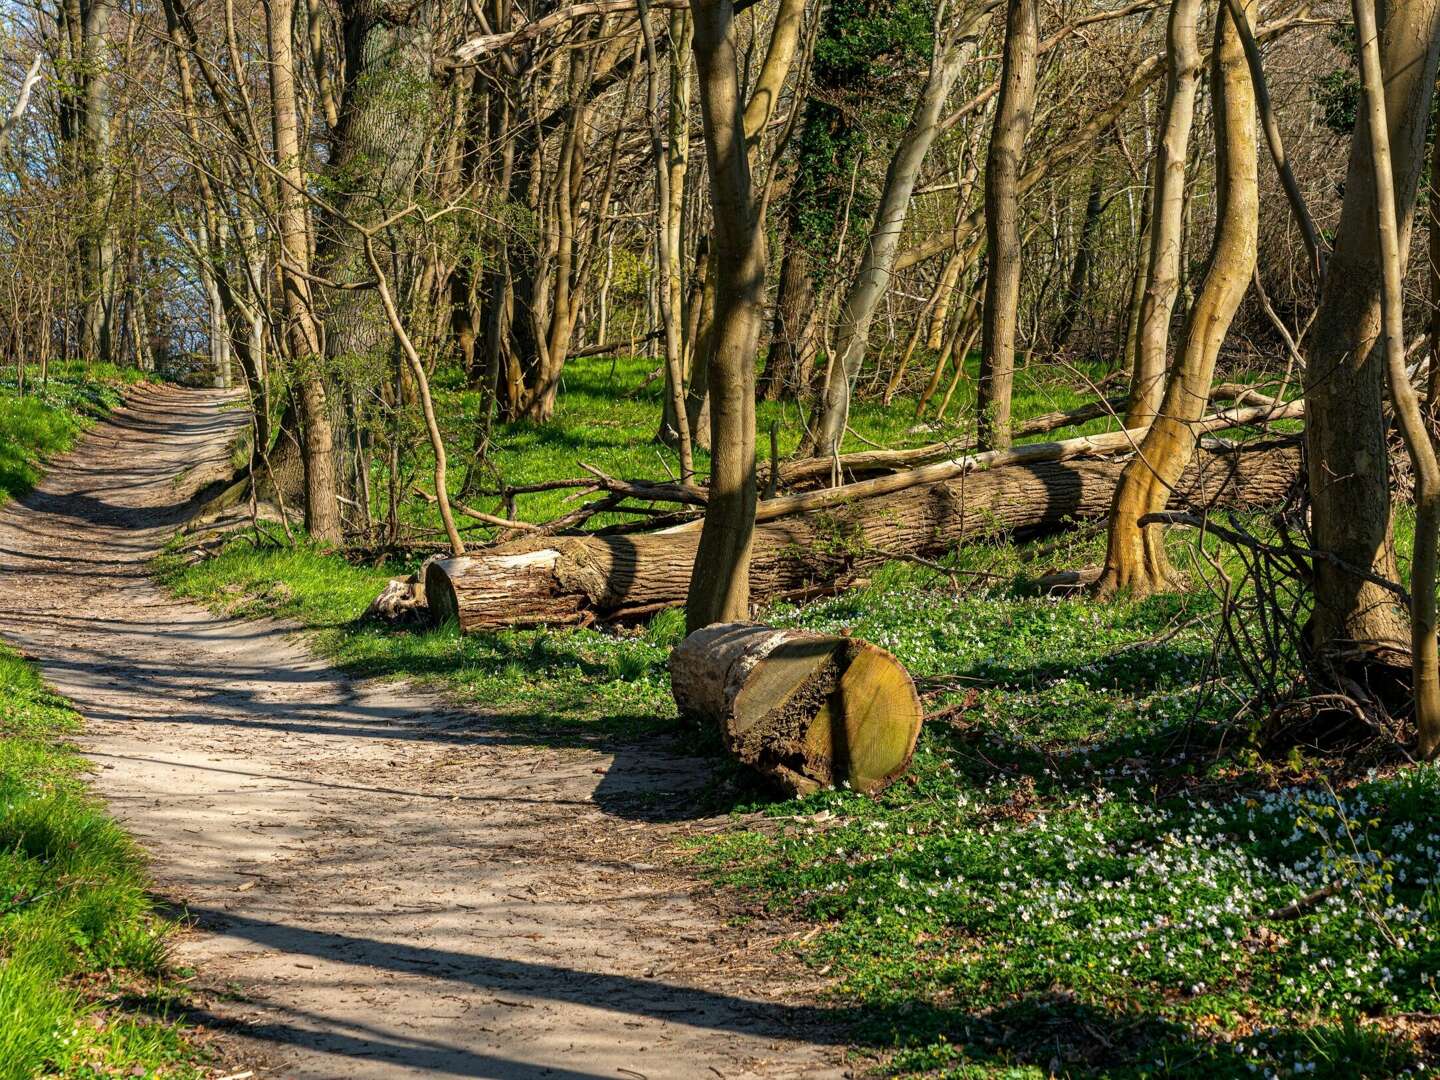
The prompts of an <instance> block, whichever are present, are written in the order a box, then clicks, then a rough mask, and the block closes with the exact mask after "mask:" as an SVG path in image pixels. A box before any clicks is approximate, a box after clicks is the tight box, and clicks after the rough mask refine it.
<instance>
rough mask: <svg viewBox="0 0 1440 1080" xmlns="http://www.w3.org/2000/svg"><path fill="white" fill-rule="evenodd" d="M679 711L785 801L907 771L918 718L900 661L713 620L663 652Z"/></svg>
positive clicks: (843, 644) (846, 645)
mask: <svg viewBox="0 0 1440 1080" xmlns="http://www.w3.org/2000/svg"><path fill="white" fill-rule="evenodd" d="M670 685H671V688H672V690H673V693H674V695H675V704H676V705H678V706H679V708H680V712H681V714H682V715H685V716H690V717H693V718H695V719H698V720H700V721H702V722H704V723H708V724H713V725H714V726H715V727H716V728H717V729H718V730H719V732H720V735H721V738H722V739H723V741H724V743H725V747H726V749H728V750H729V751H730V752H731V753H732V754H734V755H735V757H737V758H738V759H739V760H740V761H741V762H743V763H744V764H746V765H748V766H750V767H751V768H753V769H755V770H756V771H758V772H759V773H760V774H761V775H763V776H765V777H767V778H768V779H769V780H770V781H771V782H772V783H774V784H776V785H777V786H778V787H779V788H780V789H781V790H782V791H784V792H785V793H786V794H788V795H804V794H806V793H808V792H811V791H815V790H818V789H820V788H826V787H833V786H835V785H837V784H842V783H843V784H845V785H847V786H849V787H851V788H853V789H855V790H856V791H863V792H867V793H870V792H876V791H880V790H883V789H884V788H886V787H888V786H889V785H890V784H891V783H893V782H894V781H895V780H896V779H897V778H899V777H900V776H901V775H902V774H903V773H904V772H905V770H906V769H907V768H908V767H909V765H910V758H911V756H912V755H913V754H914V752H915V740H916V738H917V736H918V735H919V734H920V724H921V722H922V720H923V718H924V714H923V712H922V710H921V708H920V698H919V695H917V694H916V692H915V683H914V681H913V680H912V679H911V678H910V673H909V672H907V671H906V670H905V668H904V666H903V665H901V663H900V661H898V660H896V659H895V657H894V656H892V655H891V654H890V653H888V652H886V651H885V650H884V649H881V648H878V647H877V646H875V645H871V644H869V643H868V642H865V641H861V640H859V639H858V638H851V637H835V636H832V635H828V634H816V633H811V632H809V631H805V630H784V629H777V628H775V627H771V626H761V625H757V624H755V623H718V624H716V625H714V626H709V627H706V628H705V629H703V630H698V631H696V632H695V633H693V634H691V635H690V636H689V637H688V638H686V639H685V640H684V641H682V642H681V643H680V644H679V645H678V646H677V647H676V648H675V649H674V651H672V652H671V654H670Z"/></svg>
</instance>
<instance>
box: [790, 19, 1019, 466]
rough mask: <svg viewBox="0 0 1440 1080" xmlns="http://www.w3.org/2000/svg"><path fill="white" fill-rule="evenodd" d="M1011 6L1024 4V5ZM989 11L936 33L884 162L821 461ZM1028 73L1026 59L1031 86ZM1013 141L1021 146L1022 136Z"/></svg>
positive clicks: (839, 427) (838, 335) (843, 322)
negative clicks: (920, 83) (905, 121)
mask: <svg viewBox="0 0 1440 1080" xmlns="http://www.w3.org/2000/svg"><path fill="white" fill-rule="evenodd" d="M1017 2H1020V3H1026V4H1028V3H1030V0H1017ZM991 7H992V5H989V4H985V5H981V6H980V7H979V8H977V9H976V11H975V13H974V14H973V15H972V16H971V18H970V19H969V20H967V23H966V25H965V26H964V27H962V28H961V29H960V30H959V32H958V33H957V34H956V35H955V36H953V37H942V35H941V33H940V29H941V28H940V27H939V26H937V27H936V34H935V46H934V48H935V53H934V57H933V59H932V60H931V63H930V73H929V76H928V77H927V78H926V80H925V85H924V87H923V88H922V89H921V91H920V97H919V100H917V101H916V102H915V112H914V114H913V115H912V117H911V119H910V125H909V127H907V128H906V129H905V134H904V135H903V136H902V137H901V139H900V143H899V145H898V146H896V148H895V153H894V155H893V156H892V157H891V159H890V167H889V169H888V170H887V172H886V174H885V187H884V190H883V192H882V194H881V196H880V205H879V208H878V209H877V211H876V215H875V224H874V226H873V227H872V228H871V230H870V236H869V238H868V239H867V240H866V243H865V253H864V255H862V256H861V259H860V268H859V271H858V272H857V273H856V276H855V280H854V282H853V283H852V284H851V286H850V288H849V290H848V291H847V292H846V294H845V301H844V303H843V304H842V306H841V308H840V317H839V321H838V324H837V326H836V332H835V359H834V363H833V366H832V368H831V372H830V380H829V382H828V384H827V385H826V388H825V411H824V414H823V415H822V416H821V419H820V425H819V430H818V432H817V433H816V439H815V442H816V453H817V454H819V455H820V456H822V457H823V456H825V455H828V454H834V453H836V452H838V450H839V448H840V444H841V443H842V442H844V441H845V425H846V423H847V422H848V421H849V418H850V395H851V394H852V393H853V392H854V388H855V380H856V379H858V378H859V376H860V367H861V365H862V364H863V363H864V361H865V351H866V348H867V346H868V344H869V340H870V323H871V322H872V321H873V320H874V318H875V312H876V310H877V309H878V308H879V306H880V301H881V300H883V299H884V298H885V294H886V292H887V291H889V288H890V283H891V279H892V278H893V276H894V268H895V253H896V251H897V249H898V248H899V246H900V234H901V233H902V232H904V230H905V218H906V216H907V215H908V214H909V212H910V196H911V193H912V192H913V191H914V190H915V182H916V181H917V180H918V179H919V178H920V168H921V166H922V165H924V164H925V156H926V154H928V153H929V152H930V147H931V145H932V144H933V143H934V142H935V138H936V136H937V135H939V134H940V120H941V114H942V113H943V112H944V110H945V102H946V100H947V99H948V98H949V97H950V90H951V88H952V87H953V86H954V85H955V80H956V79H957V78H958V77H959V75H960V72H961V70H962V69H963V68H964V67H965V65H966V64H967V63H968V62H969V60H970V58H971V57H972V56H973V55H974V53H975V50H976V48H977V47H978V45H979V32H980V29H981V27H982V25H983V23H984V20H985V16H986V15H988V14H989V12H990V10H991ZM1032 11H1033V6H1032ZM1032 29H1033V27H1032ZM1033 68H1034V63H1033V59H1032V63H1031V69H1032V81H1033ZM1020 138H1021V143H1022V144H1023V142H1024V135H1023V133H1022V135H1021V137H1020ZM1016 164H1017V165H1018V155H1017V158H1016Z"/></svg>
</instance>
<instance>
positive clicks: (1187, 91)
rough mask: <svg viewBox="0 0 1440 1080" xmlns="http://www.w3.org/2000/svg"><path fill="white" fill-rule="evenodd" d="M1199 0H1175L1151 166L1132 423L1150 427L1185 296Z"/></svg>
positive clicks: (1130, 408) (1128, 419)
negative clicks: (1147, 242)
mask: <svg viewBox="0 0 1440 1080" xmlns="http://www.w3.org/2000/svg"><path fill="white" fill-rule="evenodd" d="M1200 9H1201V3H1200V0H1173V2H1172V3H1171V5H1170V24H1169V29H1168V31H1167V34H1168V37H1167V49H1168V52H1169V56H1170V68H1169V77H1168V82H1167V84H1166V87H1165V109H1164V111H1163V113H1162V116H1163V117H1164V119H1163V120H1162V121H1161V128H1160V141H1159V143H1158V144H1157V145H1156V147H1155V160H1154V164H1153V166H1152V168H1153V171H1154V180H1153V182H1152V190H1151V196H1150V206H1151V209H1150V251H1149V255H1148V258H1149V265H1148V268H1147V270H1146V272H1145V290H1144V292H1143V293H1141V295H1140V311H1139V326H1138V328H1137V331H1136V336H1135V363H1134V367H1133V368H1132V376H1131V380H1130V404H1129V406H1128V408H1127V409H1126V410H1125V426H1126V427H1132V428H1133V427H1144V426H1145V425H1146V424H1148V423H1150V422H1151V421H1152V420H1154V419H1155V410H1156V408H1158V407H1159V404H1160V395H1161V393H1162V392H1163V390H1164V380H1165V367H1166V365H1165V358H1166V352H1167V349H1168V346H1169V343H1170V320H1171V317H1172V316H1173V315H1174V313H1175V301H1176V298H1177V297H1179V295H1180V255H1181V251H1182V249H1183V247H1184V232H1185V163H1186V161H1187V160H1188V158H1189V154H1190V131H1191V128H1192V127H1193V126H1194V124H1195V95H1196V91H1197V89H1198V88H1199V84H1200V39H1199V29H1198V23H1199V18H1200Z"/></svg>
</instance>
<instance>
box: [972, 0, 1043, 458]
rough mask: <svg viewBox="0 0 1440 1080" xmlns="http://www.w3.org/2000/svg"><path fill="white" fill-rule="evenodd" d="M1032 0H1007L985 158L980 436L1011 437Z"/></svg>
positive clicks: (986, 442) (1034, 36)
mask: <svg viewBox="0 0 1440 1080" xmlns="http://www.w3.org/2000/svg"><path fill="white" fill-rule="evenodd" d="M1038 34H1039V13H1038V12H1037V10H1036V0H1009V9H1008V12H1007V14H1006V19H1005V56H1004V60H1003V70H1002V72H1001V75H1000V100H999V103H998V104H997V105H996V108H995V126H994V129H993V131H992V134H991V136H990V153H989V156H988V158H987V161H986V165H985V233H986V245H987V246H986V250H987V251H988V252H989V262H990V270H989V273H987V274H986V275H985V307H984V312H983V316H982V318H983V330H982V332H981V352H980V383H979V386H978V388H977V390H978V393H977V396H976V410H977V412H978V416H977V417H976V421H977V425H978V430H979V432H980V443H981V445H982V446H986V447H997V448H1003V447H1006V446H1009V445H1010V393H1011V389H1012V387H1013V385H1014V381H1015V326H1016V323H1017V322H1018V320H1019V316H1020V206H1019V203H1020V192H1019V186H1018V185H1019V181H1020V163H1021V159H1022V158H1023V156H1024V153H1025V139H1026V137H1027V135H1028V134H1029V132H1030V122H1031V120H1033V119H1034V116H1035V75H1036V56H1037V51H1038V49H1039V37H1038Z"/></svg>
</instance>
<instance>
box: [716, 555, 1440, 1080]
mask: <svg viewBox="0 0 1440 1080" xmlns="http://www.w3.org/2000/svg"><path fill="white" fill-rule="evenodd" d="M1073 554H1074V553H1072V555H1073ZM1096 554H1098V551H1096ZM972 555H973V553H972ZM962 568H963V566H962ZM906 576H910V578H911V579H910V580H909V582H908V584H907V581H906ZM1211 613H1212V601H1211V600H1210V598H1209V596H1208V595H1207V594H1200V595H1181V596H1165V597H1156V598H1153V599H1150V600H1148V601H1146V602H1144V603H1141V604H1133V603H1118V604H1111V605H1095V604H1091V603H1089V602H1086V601H1083V600H1081V601H1061V600H1052V599H1042V598H1027V597H1024V596H1023V594H1021V593H1016V592H1013V591H1011V589H1010V587H1009V586H1003V585H1002V586H998V587H994V588H992V589H991V590H990V591H989V592H988V593H985V592H981V593H979V594H978V595H977V594H976V593H975V592H973V591H972V592H967V593H965V594H964V595H956V594H954V593H951V592H948V591H947V590H944V589H941V588H937V587H935V585H934V584H933V583H932V584H929V585H925V584H923V583H922V582H921V581H920V579H919V578H917V577H914V576H913V572H912V571H909V570H907V571H906V572H905V576H892V577H891V578H889V579H888V580H885V581H881V582H879V583H878V584H877V585H874V586H872V587H871V588H870V589H869V590H866V591H865V592H863V593H858V594H851V595H848V596H843V597H838V598H836V599H834V600H831V601H828V602H826V603H823V604H819V605H814V606H812V607H810V608H808V609H787V610H786V611H783V612H779V613H772V618H773V617H776V616H777V615H778V617H779V618H780V619H781V620H782V621H786V622H790V623H793V624H796V625H803V626H809V627H814V628H816V629H823V630H837V629H840V628H849V629H851V630H852V631H853V632H854V633H855V634H856V635H857V636H861V637H864V638H867V639H869V640H872V641H876V642H878V643H880V644H883V645H885V646H886V647H887V648H889V649H891V650H892V651H894V652H895V653H896V654H897V655H898V656H899V658H900V659H901V660H902V661H904V662H905V663H906V664H907V666H909V667H910V669H911V670H912V671H913V672H915V673H916V674H917V675H919V676H921V677H932V678H936V679H937V683H936V685H937V686H939V687H944V688H946V691H947V692H945V693H942V694H941V695H939V696H938V697H937V698H936V700H935V702H934V704H933V706H932V708H933V709H935V710H936V711H937V712H940V713H942V717H943V718H941V719H937V720H932V721H931V722H930V723H928V724H927V725H926V727H925V730H924V734H923V736H922V740H921V744H920V747H919V750H918V752H917V755H916V760H915V766H914V769H913V772H912V774H911V777H910V778H909V781H908V782H907V783H902V784H898V785H896V786H895V787H893V788H891V789H890V790H889V791H887V792H886V793H884V794H883V795H882V796H880V797H878V798H874V799H871V798H864V797H861V796H858V795H855V794H852V793H848V792H832V793H826V794H821V795H816V796H813V797H811V798H810V799H808V800H805V801H804V802H803V803H802V804H800V805H799V806H798V807H797V806H796V805H795V804H793V803H792V804H787V805H785V806H784V807H758V808H757V809H761V810H762V811H764V812H766V813H769V814H773V815H777V816H780V815H783V816H784V817H785V819H786V820H787V821H791V822H793V823H794V824H791V825H787V826H785V827H783V828H780V829H774V828H768V827H766V828H757V829H752V830H741V831H737V832H734V833H730V834H724V835H721V836H718V837H716V838H714V839H711V840H706V841H703V842H700V843H699V844H698V846H697V847H696V848H695V851H694V857H695V859H696V860H697V862H698V863H699V864H700V865H701V866H703V867H705V868H707V870H708V872H709V873H710V874H712V875H713V877H714V878H715V880H717V881H719V882H723V883H725V884H727V885H729V886H731V887H734V888H738V889H740V890H742V891H743V892H744V893H746V894H747V896H748V897H749V898H751V899H753V901H754V902H755V903H757V904H760V905H763V906H764V907H766V908H768V909H770V910H771V911H774V912H777V913H781V914H784V915H786V916H789V917H791V918H796V919H799V920H801V921H802V923H804V922H809V923H813V924H815V927H816V929H817V931H818V936H816V937H815V938H814V940H813V943H812V944H811V945H809V946H808V947H807V949H806V959H807V961H808V962H809V963H811V964H813V965H814V966H816V967H817V968H823V969H824V970H825V971H827V973H832V974H834V975H836V976H838V978H839V984H838V987H837V991H836V998H837V1000H838V1001H839V1002H841V1003H843V1005H844V1006H845V1007H848V1008H852V1009H853V1010H854V1012H855V1015H856V1018H857V1020H858V1022H859V1023H860V1025H861V1030H862V1031H863V1032H864V1033H865V1037H866V1041H867V1043H868V1044H870V1045H872V1046H875V1047H877V1048H885V1047H894V1048H897V1049H898V1051H899V1052H898V1053H896V1054H894V1056H893V1058H891V1059H890V1060H889V1064H888V1068H889V1069H890V1070H891V1071H892V1072H893V1073H894V1074H896V1075H915V1074H924V1075H927V1076H955V1077H959V1076H1005V1075H1017V1076H1019V1075H1034V1076H1040V1075H1046V1074H1047V1072H1048V1071H1049V1070H1055V1071H1061V1072H1064V1073H1065V1074H1066V1075H1075V1076H1080V1075H1094V1076H1143V1075H1167V1076H1170V1075H1173V1076H1195V1077H1208V1076H1232V1075H1251V1074H1252V1073H1253V1074H1255V1075H1265V1074H1266V1071H1267V1070H1268V1075H1271V1076H1301V1075H1312V1074H1313V1075H1318V1076H1334V1077H1340V1076H1361V1075H1365V1076H1392V1075H1397V1074H1399V1073H1401V1071H1402V1070H1404V1069H1406V1068H1418V1065H1419V1054H1418V1052H1417V1051H1416V1049H1415V1048H1414V1047H1413V1046H1411V1045H1410V1044H1409V1043H1407V1042H1406V1041H1405V1040H1403V1039H1401V1038H1399V1037H1396V1036H1393V1035H1390V1034H1387V1033H1386V1029H1385V1028H1384V1027H1383V1026H1377V1025H1374V1024H1371V1023H1368V1022H1367V1018H1373V1017H1381V1016H1386V1015H1398V1014H1408V1013H1414V1012H1422V1013H1429V1012H1433V1011H1434V1010H1435V1009H1436V1008H1437V1006H1440V995H1437V987H1436V983H1435V978H1436V976H1435V970H1436V964H1437V961H1440V930H1437V926H1436V923H1435V920H1434V918H1433V910H1432V907H1433V905H1434V903H1435V896H1436V890H1437V888H1440V885H1437V881H1440V878H1437V876H1436V867H1437V865H1440V845H1437V841H1436V838H1435V835H1434V832H1433V830H1431V829H1430V828H1429V826H1428V823H1429V822H1430V821H1433V820H1434V817H1435V815H1436V813H1437V811H1440V770H1437V769H1435V768H1434V767H1423V768H1412V769H1408V770H1398V771H1393V772H1388V773H1384V774H1373V775H1371V776H1369V777H1368V778H1365V779H1362V780H1361V781H1359V782H1358V783H1353V784H1351V785H1350V786H1348V787H1342V788H1341V789H1340V790H1339V791H1338V792H1337V791H1336V790H1335V789H1332V788H1331V787H1330V786H1329V784H1327V783H1325V782H1324V781H1323V780H1321V779H1318V778H1317V777H1316V776H1315V774H1314V773H1313V772H1309V773H1307V772H1303V771H1302V772H1287V771H1286V770H1284V769H1278V768H1276V767H1274V766H1270V765H1265V764H1263V763H1262V762H1260V760H1259V759H1258V758H1256V757H1255V756H1254V755H1253V754H1252V753H1250V752H1248V751H1246V750H1245V749H1244V746H1243V743H1244V735H1243V733H1242V732H1240V731H1238V730H1236V729H1233V728H1231V727H1230V725H1229V721H1228V717H1229V714H1230V711H1231V710H1232V709H1233V704H1232V703H1231V702H1229V701H1228V700H1222V699H1221V698H1220V697H1218V696H1214V695H1209V694H1206V693H1204V692H1202V689H1201V686H1202V680H1203V678H1204V676H1205V672H1206V670H1207V664H1208V663H1209V662H1210V647H1211V640H1212V638H1211V634H1212V628H1211V626H1210V625H1209V618H1208V616H1209V615H1210V614H1211ZM947 709H948V710H951V711H949V712H946V711H945V710H947ZM1329 882H1336V883H1337V884H1336V885H1335V886H1333V888H1334V892H1333V894H1327V895H1326V896H1325V897H1324V898H1323V899H1322V900H1321V901H1320V902H1317V903H1313V904H1312V905H1311V906H1308V907H1306V908H1305V909H1304V910H1303V912H1302V913H1301V915H1300V916H1299V917H1298V918H1295V919H1277V918H1270V917H1269V914H1268V913H1270V912H1274V911H1277V910H1278V909H1280V908H1283V907H1284V906H1285V905H1286V904H1288V903H1290V902H1292V901H1295V900H1296V899H1297V898H1299V897H1302V896H1306V895H1307V894H1311V893H1313V892H1314V891H1315V890H1316V889H1318V888H1322V887H1324V886H1325V885H1326V884H1327V883H1329ZM806 936H807V937H808V936H809V935H806ZM1252 1066H1253V1068H1252ZM1027 1069H1028V1070H1029V1071H1025V1070H1027Z"/></svg>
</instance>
